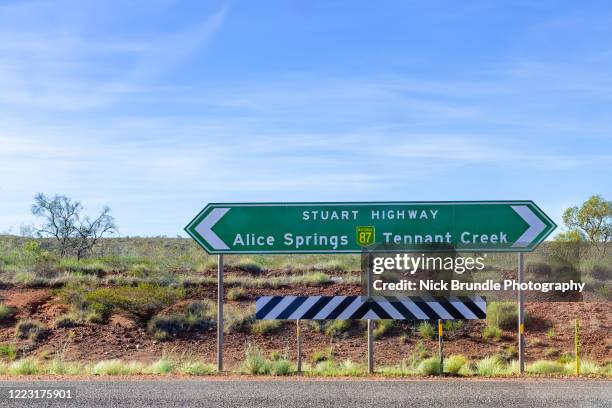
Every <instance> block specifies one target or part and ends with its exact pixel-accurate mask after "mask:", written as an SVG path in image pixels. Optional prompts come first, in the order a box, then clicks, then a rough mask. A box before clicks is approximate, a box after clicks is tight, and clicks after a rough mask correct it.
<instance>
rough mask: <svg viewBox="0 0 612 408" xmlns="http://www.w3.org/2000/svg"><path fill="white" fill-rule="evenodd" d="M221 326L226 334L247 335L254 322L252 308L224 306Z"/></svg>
mask: <svg viewBox="0 0 612 408" xmlns="http://www.w3.org/2000/svg"><path fill="white" fill-rule="evenodd" d="M223 317H224V320H223V324H224V326H225V331H226V332H227V333H247V332H248V331H249V329H250V327H251V325H252V324H253V323H254V322H255V310H254V308H253V307H247V308H245V307H241V306H234V305H226V307H225V311H224V316H223Z"/></svg>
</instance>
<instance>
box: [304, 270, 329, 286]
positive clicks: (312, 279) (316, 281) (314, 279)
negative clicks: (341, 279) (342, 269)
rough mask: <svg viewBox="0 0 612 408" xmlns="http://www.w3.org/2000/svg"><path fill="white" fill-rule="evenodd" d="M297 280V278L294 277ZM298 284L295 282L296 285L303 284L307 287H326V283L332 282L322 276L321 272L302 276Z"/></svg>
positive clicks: (326, 276) (327, 277)
mask: <svg viewBox="0 0 612 408" xmlns="http://www.w3.org/2000/svg"><path fill="white" fill-rule="evenodd" d="M296 278H299V277H296ZM299 281H300V282H296V283H303V284H305V285H307V286H320V285H326V284H328V283H331V282H332V279H331V278H330V277H329V276H328V275H326V274H324V273H323V272H312V273H307V274H305V275H303V276H302V277H301V278H300V279H299Z"/></svg>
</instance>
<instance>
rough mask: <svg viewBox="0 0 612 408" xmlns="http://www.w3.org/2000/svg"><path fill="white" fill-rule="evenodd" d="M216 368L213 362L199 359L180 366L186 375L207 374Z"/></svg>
mask: <svg viewBox="0 0 612 408" xmlns="http://www.w3.org/2000/svg"><path fill="white" fill-rule="evenodd" d="M216 370H217V368H216V367H215V366H214V365H213V364H205V363H202V362H201V361H192V362H188V363H184V364H183V365H182V366H181V373H183V374H187V375H208V374H212V373H214V372H216Z"/></svg>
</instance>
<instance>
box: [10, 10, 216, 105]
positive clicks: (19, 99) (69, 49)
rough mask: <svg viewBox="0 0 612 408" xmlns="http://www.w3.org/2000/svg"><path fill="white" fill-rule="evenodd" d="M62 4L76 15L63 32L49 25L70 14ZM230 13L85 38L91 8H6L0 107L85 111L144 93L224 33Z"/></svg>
mask: <svg viewBox="0 0 612 408" xmlns="http://www.w3.org/2000/svg"><path fill="white" fill-rule="evenodd" d="M62 5H63V6H64V7H69V8H70V10H71V12H70V13H69V14H70V15H73V16H74V15H75V14H77V15H78V16H75V17H73V18H72V19H68V20H67V21H64V24H63V25H61V26H56V25H55V24H49V23H48V22H47V23H45V21H53V20H55V19H61V18H62V17H61V15H62V13H64V12H65V10H66V9H65V8H64V7H62ZM151 6H153V7H154V6H155V4H151ZM227 10H228V9H227V7H222V8H221V9H219V10H218V11H216V12H214V13H213V14H212V15H209V16H205V17H203V18H202V19H201V20H200V21H199V22H196V23H193V24H191V25H190V26H187V27H181V28H178V29H175V30H170V31H168V32H163V33H159V32H156V33H154V34H150V35H147V36H146V38H143V36H142V35H133V36H132V37H133V38H129V37H127V38H126V36H125V35H124V36H121V37H119V36H113V35H110V36H108V35H105V36H92V35H91V34H89V35H88V28H89V25H90V24H94V23H95V22H96V19H97V18H98V17H99V16H98V15H97V14H96V11H97V10H96V9H95V8H92V9H90V8H88V4H86V3H82V2H61V3H60V2H58V3H54V2H49V3H45V2H33V3H25V4H22V5H18V6H14V7H4V8H2V17H0V53H1V54H2V57H0V88H1V89H2V92H0V104H4V105H5V106H6V107H7V108H11V109H14V108H32V109H48V110H56V111H57V110H59V111H61V110H64V111H80V110H84V109H92V108H102V107H106V106H108V105H109V104H112V103H116V102H117V101H120V100H121V99H122V98H125V97H126V96H129V95H132V94H135V93H138V92H139V91H143V90H144V89H145V87H146V86H149V85H151V84H152V81H154V80H155V79H157V78H158V77H159V76H161V75H162V74H163V73H165V72H167V71H168V70H170V69H172V68H174V67H176V66H177V65H179V64H181V63H183V62H184V61H185V60H186V59H188V58H189V57H190V56H192V55H193V54H194V53H195V52H197V51H198V50H199V49H200V48H201V47H202V46H204V45H205V44H206V43H207V42H208V41H210V40H211V38H212V37H213V36H214V35H215V34H216V33H217V32H218V31H219V30H220V28H221V26H222V24H223V21H224V19H225V16H226V14H227ZM26 11H27V14H26ZM45 19H47V20H45ZM36 22H41V24H40V26H38V25H37V24H36ZM33 26H34V27H33Z"/></svg>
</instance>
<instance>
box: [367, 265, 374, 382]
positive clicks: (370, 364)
mask: <svg viewBox="0 0 612 408" xmlns="http://www.w3.org/2000/svg"><path fill="white" fill-rule="evenodd" d="M367 293H368V301H369V300H370V299H371V296H372V268H370V265H369V259H368V290H367ZM373 327H374V323H373V322H372V320H371V319H368V373H370V374H373V373H374V333H373V330H374V329H373Z"/></svg>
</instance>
